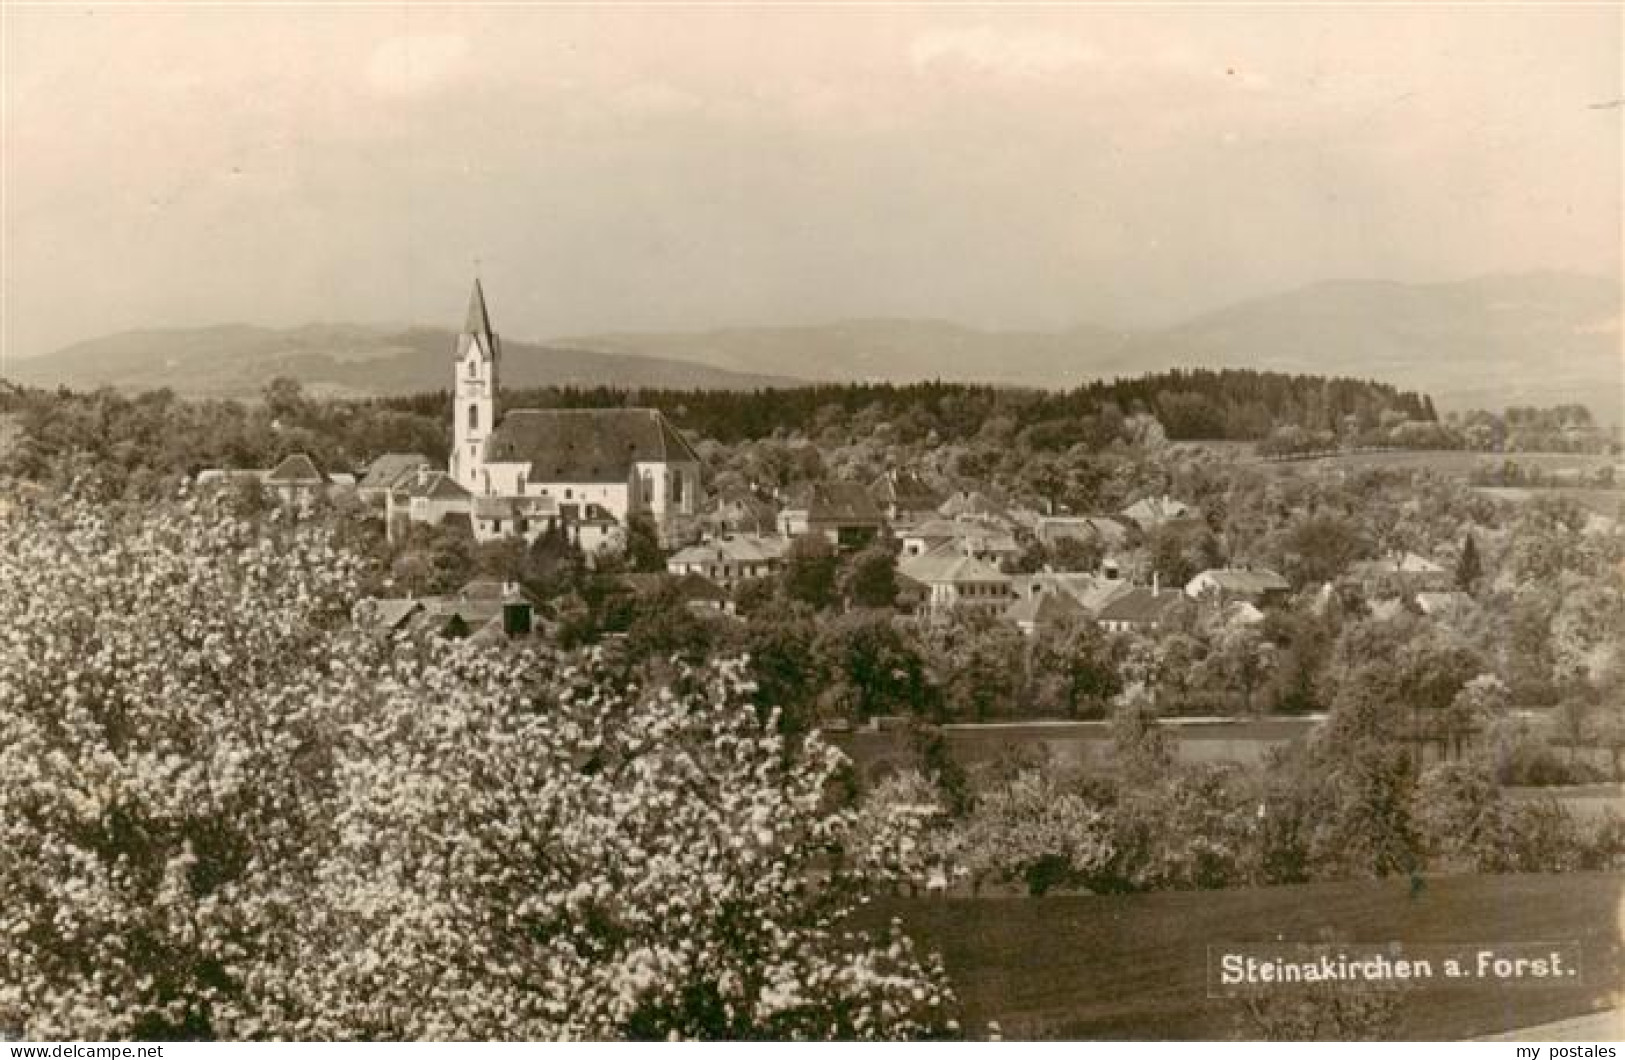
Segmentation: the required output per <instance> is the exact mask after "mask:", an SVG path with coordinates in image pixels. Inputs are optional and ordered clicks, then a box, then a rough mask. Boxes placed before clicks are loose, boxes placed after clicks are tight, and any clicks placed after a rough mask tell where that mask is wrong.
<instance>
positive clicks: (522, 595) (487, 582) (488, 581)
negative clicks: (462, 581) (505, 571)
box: [457, 578, 535, 604]
mask: <svg viewBox="0 0 1625 1060" xmlns="http://www.w3.org/2000/svg"><path fill="white" fill-rule="evenodd" d="M457 595H458V597H459V598H460V599H463V600H483V601H487V602H489V601H493V600H494V601H496V602H498V603H508V604H521V603H523V604H528V603H534V602H535V601H534V600H533V599H532V598H531V595H530V594H529V593H527V592H526V591H525V589H524V587H523V586H522V585H520V584H519V583H517V582H504V581H502V580H500V579H497V578H475V579H474V580H473V581H471V582H469V583H468V584H467V585H465V586H463V587H462V588H461V589H459V590H458V591H457Z"/></svg>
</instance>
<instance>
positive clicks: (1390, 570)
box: [1354, 552, 1445, 578]
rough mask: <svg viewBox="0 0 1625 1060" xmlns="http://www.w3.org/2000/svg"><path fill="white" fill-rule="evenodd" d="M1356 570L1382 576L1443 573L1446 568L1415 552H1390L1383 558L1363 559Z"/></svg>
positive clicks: (1372, 576) (1367, 575)
mask: <svg viewBox="0 0 1625 1060" xmlns="http://www.w3.org/2000/svg"><path fill="white" fill-rule="evenodd" d="M1354 572H1355V573H1356V574H1358V575H1360V576H1362V577H1367V578H1380V577H1385V576H1390V575H1403V574H1413V575H1425V574H1443V573H1445V569H1444V568H1443V567H1442V566H1440V565H1439V564H1437V563H1435V562H1433V561H1432V560H1430V559H1428V558H1427V557H1426V556H1418V555H1417V554H1416V553H1414V552H1406V553H1403V554H1401V553H1397V552H1396V553H1390V554H1389V555H1387V556H1384V557H1383V558H1381V559H1368V560H1362V561H1361V562H1359V563H1356V564H1354Z"/></svg>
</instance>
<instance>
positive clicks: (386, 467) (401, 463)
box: [357, 453, 433, 490]
mask: <svg viewBox="0 0 1625 1060" xmlns="http://www.w3.org/2000/svg"><path fill="white" fill-rule="evenodd" d="M420 464H421V465H425V466H433V464H432V463H431V461H430V460H429V458H428V457H426V456H424V455H423V454H422V453H385V454H384V455H383V456H380V457H379V458H378V459H376V460H374V461H373V462H372V463H371V464H368V465H367V473H366V474H365V475H364V476H362V478H361V481H360V482H359V483H357V485H358V486H359V487H360V488H361V489H364V490H366V489H387V488H388V487H390V486H393V485H394V484H395V480H396V479H398V478H400V477H401V476H402V475H403V474H405V473H406V472H407V471H409V470H411V469H412V468H414V467H417V466H419V465H420Z"/></svg>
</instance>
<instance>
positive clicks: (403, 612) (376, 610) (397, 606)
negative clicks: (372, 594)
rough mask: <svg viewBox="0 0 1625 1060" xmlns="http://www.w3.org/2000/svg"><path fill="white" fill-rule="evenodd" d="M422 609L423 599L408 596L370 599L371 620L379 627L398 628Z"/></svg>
mask: <svg viewBox="0 0 1625 1060" xmlns="http://www.w3.org/2000/svg"><path fill="white" fill-rule="evenodd" d="M421 610H423V601H421V600H414V599H412V598H410V597H386V598H384V599H378V600H373V601H372V615H371V617H372V622H373V625H375V626H377V627H378V628H379V629H398V628H400V626H401V624H402V623H404V622H405V621H406V620H407V619H409V618H411V617H412V616H413V615H415V614H417V613H418V612H419V611H421Z"/></svg>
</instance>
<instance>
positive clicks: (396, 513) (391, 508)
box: [384, 464, 473, 541]
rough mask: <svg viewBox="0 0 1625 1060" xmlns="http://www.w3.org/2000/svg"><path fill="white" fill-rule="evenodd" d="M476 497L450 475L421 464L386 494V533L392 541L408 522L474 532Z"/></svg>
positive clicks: (402, 531)
mask: <svg viewBox="0 0 1625 1060" xmlns="http://www.w3.org/2000/svg"><path fill="white" fill-rule="evenodd" d="M472 511H473V498H472V497H470V496H469V493H468V491H467V490H466V489H464V488H463V487H462V486H461V485H459V484H458V482H457V480H456V479H454V478H452V477H451V475H450V473H448V472H445V471H439V470H436V469H434V468H432V467H430V466H429V465H427V464H419V465H417V466H416V467H414V468H412V469H411V471H410V472H409V473H407V474H404V475H402V476H401V477H399V478H397V479H396V480H395V484H394V485H393V486H391V487H390V488H389V489H388V490H387V491H386V492H385V494H384V531H385V533H386V534H387V535H388V537H389V539H390V540H391V541H394V540H396V539H397V538H399V537H400V536H401V535H402V534H403V533H405V531H406V526H407V524H409V523H424V524H427V525H429V526H440V525H443V524H446V523H447V522H448V520H449V521H450V522H451V523H461V524H462V525H464V526H466V527H467V528H468V531H469V533H470V534H472V533H473V524H472V522H471V516H472Z"/></svg>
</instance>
